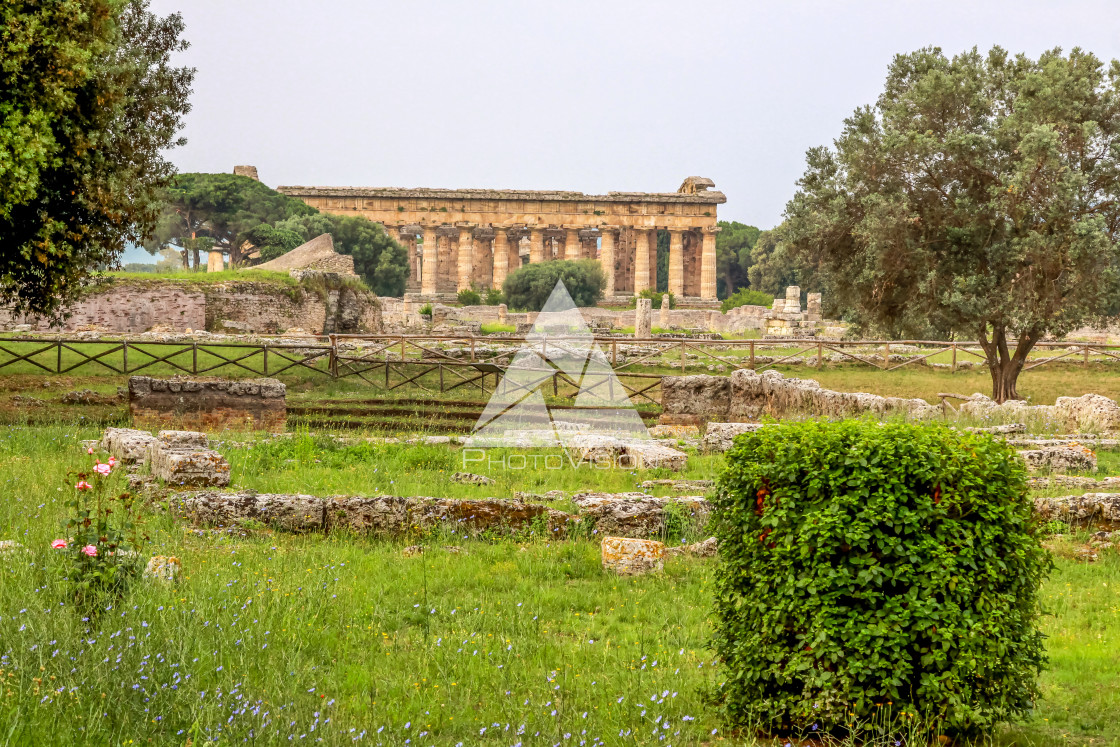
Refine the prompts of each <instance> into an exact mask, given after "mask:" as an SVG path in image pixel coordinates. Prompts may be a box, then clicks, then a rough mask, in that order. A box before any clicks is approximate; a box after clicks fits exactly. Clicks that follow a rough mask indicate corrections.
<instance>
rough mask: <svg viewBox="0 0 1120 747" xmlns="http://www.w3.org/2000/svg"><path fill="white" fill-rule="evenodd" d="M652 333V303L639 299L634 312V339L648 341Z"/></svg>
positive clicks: (646, 299)
mask: <svg viewBox="0 0 1120 747" xmlns="http://www.w3.org/2000/svg"><path fill="white" fill-rule="evenodd" d="M652 333H653V301H651V300H649V299H648V298H639V299H638V303H637V307H636V309H635V311H634V337H635V338H637V339H648V338H649V336H650V335H651V334H652Z"/></svg>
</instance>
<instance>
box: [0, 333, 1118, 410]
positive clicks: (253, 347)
mask: <svg viewBox="0 0 1120 747" xmlns="http://www.w3.org/2000/svg"><path fill="white" fill-rule="evenodd" d="M575 342H579V343H581V344H586V343H587V342H588V338H586V337H582V338H581V337H565V336H561V335H553V336H548V337H542V338H527V337H489V336H488V337H472V336H447V335H372V336H370V335H327V336H320V337H309V338H308V339H307V342H292V341H291V338H275V340H269V339H263V340H262V341H258V342H225V341H149V340H142V339H72V338H62V337H58V338H55V337H22V336H21V337H7V338H0V375H3V374H8V373H17V372H18V373H26V372H28V371H34V372H43V373H48V374H56V375H59V374H67V373H71V372H75V371H78V370H79V369H81V370H82V371H83V372H85V371H89V370H91V369H94V370H103V371H108V372H111V373H115V374H121V375H132V374H140V373H154V374H156V375H163V374H166V373H172V374H190V375H192V376H198V375H206V374H215V373H216V372H219V371H220V372H221V373H223V374H229V373H231V372H233V371H237V372H239V373H243V374H250V375H253V376H277V375H280V374H284V373H289V374H290V373H294V372H300V373H304V374H311V375H313V376H321V377H324V378H330V379H343V378H356V379H360V380H362V381H364V382H366V383H368V384H370V385H372V386H375V387H378V388H381V389H386V390H392V389H397V388H399V387H402V386H406V385H415V386H417V387H418V388H420V389H424V390H431V391H435V390H437V389H438V391H440V392H448V391H453V390H456V389H459V388H461V387H468V388H474V387H478V389H480V390H481V391H482V392H483V393H487V392H489V391H492V389H493V387H494V386H495V385H496V383H497V381H498V380H499V379H500V377H501V374H502V372H503V371H504V370H505V369H506V368H507V367H508V365H509V362H510V360H511V359H512V357H513V355H514V354H515V353H516V351H517V350H518V349H519V348H521V347H522V346H523V345H525V344H530V345H534V346H539V350H540V352H541V353H542V358H543V357H546V354H547V348H548V346H549V345H560V346H564V345H565V344H570V343H575ZM594 343H595V345H597V346H598V349H599V350H600V351H602V353H603V355H604V357H605V359H606V360H607V361H609V363H610V366H611V368H612V369H613V370H614V372H615V374H616V376H617V377H618V379H619V381H620V382H621V383H622V385H623V386H624V387H625V389H626V391H627V392H628V393H629V394H630V396H632V397H637V398H640V399H645V400H649V401H651V402H654V401H657V400H655V399H654V397H653V394H652V393H653V392H655V391H656V390H657V389H658V388H659V384H660V380H661V376H662V375H665V374H668V373H678V372H680V373H687V372H688V371H689V368H690V367H691V368H692V369H693V372H694V373H695V372H707V367H708V366H713V367H716V368H717V370H722V371H728V370H734V369H739V368H748V369H754V370H760V371H761V370H765V369H768V368H772V367H774V366H779V365H791V364H806V363H807V364H809V365H810V366H813V367H816V368H820V367H821V366H823V364H824V363H825V359H826V356H829V355H834V356H836V359H837V360H839V361H842V362H851V363H854V364H857V365H862V366H869V367H873V368H875V369H878V370H880V371H895V370H898V369H901V368H905V367H907V366H916V365H921V364H922V363H923V362H928V361H929V359H930V358H933V357H935V356H938V355H945V356H946V357H947V358H948V363H947V364H945V365H946V369H947V370H950V371H956V370H958V368H959V367H960V363H961V362H962V361H964V360H976V361H979V362H981V363H982V362H983V361H984V354H983V351H982V350H981V349H980V347H979V345H978V344H977V343H975V342H942V341H929V340H891V341H885V340H854V341H852V340H844V341H837V340H816V339H785V340H707V339H691V338H671V337H655V338H648V339H635V338H632V337H614V336H605V337H595V338H594ZM914 348H917V350H916V351H915V350H914ZM870 350H873V352H869V351H870ZM892 350H893V351H895V352H897V351H899V350H904V351H906V352H907V355H906V356H905V357H904V358H902V359H900V358H899V357H898V356H897V355H894V354H892ZM1092 357H1095V358H1096V360H1098V361H1107V362H1111V361H1114V360H1120V345H1105V344H1098V343H1070V342H1043V343H1038V345H1036V346H1035V349H1034V350H1033V351H1032V354H1031V356H1030V358H1029V362H1028V364H1027V366H1026V368H1025V370H1031V369H1034V368H1038V367H1039V366H1044V365H1049V364H1052V363H1055V362H1057V361H1062V360H1065V361H1074V362H1077V363H1080V364H1083V365H1088V364H1089V362H1090V359H1091V358H1092ZM21 366H22V367H23V369H22V370H21V368H20V367H21ZM643 368H644V369H646V370H638V369H643ZM650 369H657V370H650ZM701 369H702V370H701ZM552 380H553V390H554V392H558V391H559V388H560V386H561V385H562V384H563V385H568V386H576V387H577V388H578V382H576V381H574V380H573V379H572V378H571V377H569V376H568V375H567V374H565V373H564V372H563V371H560V370H556V371H555V372H554V374H553V377H552Z"/></svg>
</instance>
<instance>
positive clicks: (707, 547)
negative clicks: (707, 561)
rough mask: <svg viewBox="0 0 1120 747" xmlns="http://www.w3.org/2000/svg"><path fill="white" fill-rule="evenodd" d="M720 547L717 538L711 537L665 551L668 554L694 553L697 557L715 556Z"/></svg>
mask: <svg viewBox="0 0 1120 747" xmlns="http://www.w3.org/2000/svg"><path fill="white" fill-rule="evenodd" d="M718 549H719V548H718V547H717V545H716V538H715V537H709V538H708V539H706V540H704V541H703V542H696V543H694V544H691V545H681V546H680V547H669V548H666V550H665V553H666V554H667V555H693V556H695V557H697V558H714V557H715V556H716V553H717V550H718Z"/></svg>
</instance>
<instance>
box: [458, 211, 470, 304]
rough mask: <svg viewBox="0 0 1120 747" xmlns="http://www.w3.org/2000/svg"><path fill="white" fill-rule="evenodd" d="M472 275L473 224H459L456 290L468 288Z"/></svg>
mask: <svg viewBox="0 0 1120 747" xmlns="http://www.w3.org/2000/svg"><path fill="white" fill-rule="evenodd" d="M472 277H474V226H472V225H470V224H469V223H460V224H459V282H458V283H457V284H456V290H470V287H471V278H472Z"/></svg>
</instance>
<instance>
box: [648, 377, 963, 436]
mask: <svg viewBox="0 0 1120 747" xmlns="http://www.w3.org/2000/svg"><path fill="white" fill-rule="evenodd" d="M661 408H662V412H664V413H665V414H666V415H669V416H673V415H690V416H692V417H695V418H696V419H697V420H699V421H716V422H721V423H727V422H731V423H744V422H752V421H757V420H758V419H759V418H761V417H764V416H769V417H773V418H779V419H780V418H791V417H806V416H816V417H825V418H845V417H853V416H859V415H863V414H865V413H870V414H873V415H878V416H885V415H905V416H908V417H912V418H916V419H925V418H930V417H936V416H940V415H941V408H940V407H937V406H935V405H931V404H929V403H928V402H926V401H925V400H923V399H903V398H901V397H881V396H879V395H877V394H867V393H864V392H835V391H832V390H831V389H822V388H821V385H820V384H819V383H817V382H816V381H813V380H812V379H793V378H786V377H785V376H782V374H781V373H779V372H777V371H773V370H770V371H763V372H762V373H758V372H756V371H751V370H749V369H740V370H738V371H735V372H733V373H732V374H731V376H729V377H728V376H706V375H694V376H665V377H663V378H662V379H661Z"/></svg>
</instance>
